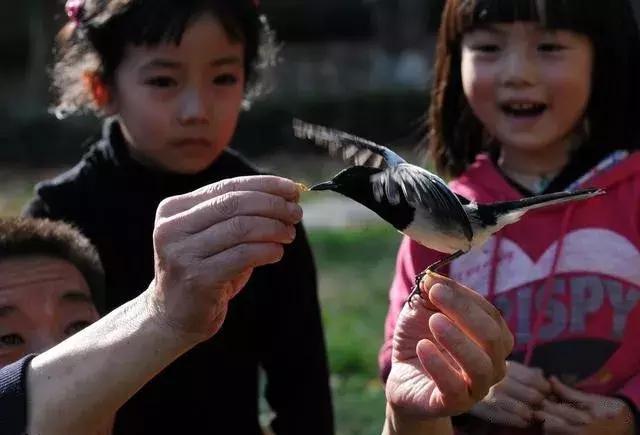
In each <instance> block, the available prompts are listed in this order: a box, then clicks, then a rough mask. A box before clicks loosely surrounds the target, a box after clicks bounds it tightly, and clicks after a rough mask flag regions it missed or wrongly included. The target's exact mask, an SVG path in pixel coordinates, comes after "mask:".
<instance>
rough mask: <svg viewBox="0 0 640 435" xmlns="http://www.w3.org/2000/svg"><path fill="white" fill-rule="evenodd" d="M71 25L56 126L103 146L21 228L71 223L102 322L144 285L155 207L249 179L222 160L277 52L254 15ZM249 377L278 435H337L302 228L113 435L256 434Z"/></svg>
mask: <svg viewBox="0 0 640 435" xmlns="http://www.w3.org/2000/svg"><path fill="white" fill-rule="evenodd" d="M67 12H68V15H69V17H70V23H69V25H68V26H67V27H66V28H65V29H64V30H63V32H62V33H61V35H60V37H59V41H58V44H59V47H58V53H57V54H58V59H57V63H56V65H55V68H54V71H53V83H54V88H55V89H56V90H57V92H58V97H59V101H58V104H57V109H58V113H60V114H62V115H66V114H70V113H74V112H80V111H87V110H93V111H94V112H96V113H98V114H99V115H101V116H103V117H105V122H104V128H103V136H102V138H101V139H99V140H98V141H97V142H95V143H94V144H93V145H92V146H91V149H90V150H89V151H88V152H87V154H86V155H85V156H84V157H83V158H82V160H81V162H80V163H79V164H78V165H76V166H75V167H74V168H73V169H71V170H70V171H68V172H66V173H64V174H62V175H60V176H59V177H57V178H55V179H53V180H50V181H46V182H43V183H40V184H39V185H38V186H37V188H36V197H35V198H34V199H33V201H32V202H31V203H30V204H29V205H28V207H27V209H26V214H28V215H31V216H38V217H49V218H52V219H59V220H64V221H67V222H70V223H73V224H75V225H76V226H77V227H78V228H80V229H81V230H82V231H83V232H84V233H85V235H86V236H87V237H89V238H90V239H91V241H92V242H93V243H94V244H95V245H96V246H97V248H98V251H99V253H100V257H101V259H102V261H103V263H104V268H105V273H106V277H107V288H108V293H107V301H106V302H107V308H108V309H109V310H111V309H113V308H115V307H118V306H120V305H122V304H123V303H125V302H126V301H129V300H131V299H133V298H134V297H136V296H137V295H139V294H140V293H141V292H142V291H144V290H145V289H146V288H147V286H148V285H149V283H150V282H151V280H152V279H153V273H154V256H153V252H154V251H153V241H152V240H153V239H152V236H153V227H154V219H155V213H156V209H157V207H158V205H159V204H160V202H161V201H163V200H164V199H165V198H167V197H170V196H175V195H179V194H184V193H187V192H190V191H193V190H195V189H197V188H199V187H202V186H205V185H208V184H211V183H214V182H216V181H219V180H222V179H227V178H234V177H239V176H246V175H252V174H257V171H256V169H254V168H253V167H252V166H250V165H249V164H248V163H247V162H245V161H244V160H243V159H242V158H241V157H240V156H238V155H237V154H236V153H234V152H232V151H230V150H228V149H227V147H228V145H229V142H230V140H231V137H232V136H233V134H234V130H235V128H236V122H237V118H238V115H239V114H240V111H241V108H242V105H243V101H244V99H245V97H246V96H248V95H249V94H250V93H251V92H252V90H253V89H255V88H256V86H257V84H258V80H257V79H258V72H259V71H258V67H259V66H260V65H262V64H263V63H264V61H265V58H264V56H265V55H268V54H269V52H270V51H272V50H273V47H271V46H270V44H271V42H272V41H271V38H270V35H269V34H268V32H267V29H266V24H265V23H264V21H263V20H262V19H261V17H260V15H259V11H258V9H257V6H256V4H255V3H254V0H234V1H228V0H128V1H125V0H87V1H69V2H68V3H67ZM266 200H269V198H268V197H265V201H266ZM236 202H237V201H236ZM221 204H222V205H221ZM226 204H228V203H226ZM231 204H234V202H231ZM207 206H208V207H211V208H212V209H215V208H219V207H223V206H224V204H223V203H221V202H220V201H211V203H210V204H208V205H207ZM296 207H297V205H296ZM222 212H225V211H224V210H222ZM226 212H227V213H228V214H229V216H232V215H233V212H234V210H231V209H230V210H227V211H226ZM255 219H256V225H260V224H261V222H262V221H261V219H263V218H261V217H260V216H256V217H255ZM236 229H237V231H238V232H250V231H251V228H244V227H243V226H237V228H236ZM294 236H295V235H294V234H293V233H291V238H292V239H293V238H294ZM213 237H215V235H214V234H212V238H213ZM293 342H295V343H297V345H296V347H295V348H293V349H292V348H291V347H290V346H289V345H288V344H289V343H293ZM292 353H293V354H294V355H295V358H293V357H292ZM259 368H263V369H264V372H265V373H266V398H267V400H268V402H269V404H270V406H271V408H272V410H273V411H274V414H275V419H274V420H273V422H272V428H273V430H274V431H275V433H277V434H281V433H282V434H284V433H306V434H330V433H333V416H332V407H331V399H330V389H329V382H328V381H329V379H328V378H329V376H328V369H327V362H326V352H325V344H324V337H323V330H322V324H321V318H320V311H319V306H318V300H317V290H316V272H315V267H314V264H313V259H312V256H311V251H310V248H309V244H308V242H307V239H306V237H305V233H304V230H303V228H302V227H301V226H298V227H297V237H296V240H295V242H294V243H293V244H292V245H290V246H289V247H287V249H286V253H285V255H284V258H283V260H282V261H281V262H280V263H278V264H276V265H272V266H268V267H264V268H260V269H258V270H256V272H255V274H254V275H253V277H252V279H251V280H250V282H249V283H248V284H247V286H246V288H245V289H244V291H243V292H241V293H240V294H239V295H238V297H237V298H235V299H234V300H233V301H232V302H231V304H230V306H229V312H228V314H227V316H226V321H225V325H224V328H223V329H222V331H221V332H220V333H219V334H217V335H216V336H215V337H214V338H213V339H211V340H209V341H207V342H206V343H204V344H201V345H199V346H197V347H196V348H195V349H193V350H192V351H190V352H189V353H188V354H186V355H184V356H183V357H181V358H179V359H178V360H177V361H176V362H175V363H174V364H172V365H171V366H170V367H168V368H167V369H166V370H165V371H164V372H163V373H161V374H160V375H159V376H157V377H156V378H154V380H153V381H152V382H150V383H149V384H147V385H146V386H145V387H144V388H143V389H142V390H141V391H140V392H139V393H138V394H137V395H136V396H135V397H133V398H132V399H131V400H130V401H129V402H128V403H127V405H125V406H124V407H123V408H122V409H121V411H120V412H119V414H118V416H117V419H116V424H115V432H114V433H116V434H118V433H127V434H143V433H144V434H147V433H148V434H164V433H166V434H178V433H185V434H187V433H193V434H195V433H226V434H231V433H237V434H257V433H261V428H260V424H259V421H258V416H259V410H258V396H259V386H260V382H259ZM107 381H108V380H107ZM125 428H126V432H125Z"/></svg>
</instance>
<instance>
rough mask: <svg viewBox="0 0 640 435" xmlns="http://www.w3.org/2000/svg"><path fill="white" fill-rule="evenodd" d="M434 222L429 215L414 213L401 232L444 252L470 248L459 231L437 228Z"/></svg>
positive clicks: (451, 252)
mask: <svg viewBox="0 0 640 435" xmlns="http://www.w3.org/2000/svg"><path fill="white" fill-rule="evenodd" d="M435 222H436V221H435V220H434V219H431V218H430V217H429V216H425V215H422V214H418V213H416V215H415V217H414V219H413V222H412V223H411V225H409V226H408V227H407V228H406V229H405V230H404V231H402V232H403V233H404V234H405V235H406V236H408V237H409V238H410V239H412V240H413V241H415V242H417V243H420V244H421V245H423V246H426V247H427V248H430V249H434V250H436V251H439V252H443V253H445V254H453V253H454V252H457V251H465V252H466V251H468V250H469V249H471V244H470V242H469V241H468V240H467V239H466V238H465V236H464V234H463V233H462V232H461V231H460V232H456V231H454V229H453V227H452V228H445V229H443V228H437V227H435V226H434V224H435Z"/></svg>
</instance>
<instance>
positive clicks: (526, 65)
mask: <svg viewBox="0 0 640 435" xmlns="http://www.w3.org/2000/svg"><path fill="white" fill-rule="evenodd" d="M501 70H502V73H501V75H502V83H503V85H504V86H508V87H516V88H520V87H527V86H531V85H533V84H535V82H536V80H537V74H538V73H537V67H536V63H535V61H534V60H533V59H532V58H531V56H530V55H529V53H527V51H526V50H512V51H510V52H508V53H505V56H504V62H503V65H502V68H501Z"/></svg>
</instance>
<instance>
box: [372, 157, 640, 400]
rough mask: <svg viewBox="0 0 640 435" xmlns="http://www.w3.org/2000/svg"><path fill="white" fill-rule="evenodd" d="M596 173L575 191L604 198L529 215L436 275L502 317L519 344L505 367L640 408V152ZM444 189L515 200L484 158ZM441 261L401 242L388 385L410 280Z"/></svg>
mask: <svg viewBox="0 0 640 435" xmlns="http://www.w3.org/2000/svg"><path fill="white" fill-rule="evenodd" d="M600 169H601V170H600V171H594V173H592V174H591V177H589V178H588V179H587V180H583V182H582V183H581V184H580V185H579V186H577V187H580V188H584V187H600V188H605V189H606V191H607V194H606V195H604V196H601V197H597V198H595V199H591V200H588V201H583V202H577V203H572V204H568V205H561V206H555V207H551V208H548V209H542V210H537V211H532V212H530V213H529V214H527V215H526V216H525V217H524V218H523V219H522V220H521V221H520V222H519V223H516V224H514V225H511V226H508V227H506V228H505V229H503V230H502V231H501V232H500V233H498V234H496V235H494V236H493V237H492V238H491V239H489V241H488V242H487V243H486V244H485V245H484V246H481V247H478V248H476V249H474V250H472V251H471V252H469V253H467V254H466V255H464V256H462V257H460V258H459V259H457V260H456V261H454V262H453V263H452V264H451V265H450V267H449V268H448V270H444V271H442V272H445V273H446V274H448V275H449V276H450V277H451V278H453V279H455V280H457V281H458V282H460V283H462V284H465V285H467V286H468V287H470V288H472V289H474V290H476V291H477V292H479V293H481V294H482V295H483V296H485V297H487V299H489V300H490V301H491V302H493V303H494V304H495V305H496V306H497V307H498V308H500V310H501V311H502V313H503V315H504V317H505V319H506V320H507V322H508V324H509V326H510V328H511V331H512V332H513V334H514V337H515V339H516V347H515V349H514V352H513V354H512V356H511V358H510V359H513V360H515V361H519V362H523V361H524V362H525V363H526V364H529V365H531V366H535V367H540V368H542V369H543V370H544V371H545V373H546V374H547V375H551V374H554V375H556V376H558V377H559V378H560V379H561V380H563V381H564V382H566V383H568V384H570V385H573V386H575V387H576V388H580V389H582V390H584V391H588V392H593V393H597V394H603V395H623V396H625V397H627V398H628V399H630V400H631V401H632V402H633V403H635V405H636V407H637V408H640V337H639V335H640V304H639V303H638V302H639V301H640V152H636V153H633V154H631V155H629V156H628V157H626V158H624V159H623V160H622V161H616V162H611V161H610V162H609V164H608V165H602V167H600ZM451 188H452V189H453V190H454V191H455V192H456V193H459V194H461V195H464V196H466V197H467V198H469V199H472V200H474V201H477V202H479V203H490V202H495V201H510V200H516V199H519V198H521V197H522V195H521V194H520V193H519V192H518V191H516V190H515V189H514V188H513V187H512V186H511V185H510V184H509V183H508V182H507V181H506V180H505V179H504V178H503V177H502V175H501V174H500V172H499V171H498V170H497V168H496V167H495V166H494V164H493V163H492V162H491V160H490V159H489V158H488V157H487V156H484V155H481V156H479V157H478V159H477V160H476V162H475V163H474V164H473V165H472V166H470V167H469V169H468V170H467V171H466V172H465V173H464V174H463V175H462V176H460V177H459V178H458V179H456V180H455V181H453V182H452V183H451ZM442 256H443V255H442V254H440V253H438V252H435V251H432V250H429V249H427V248H424V247H423V246H421V245H418V244H416V243H415V242H412V241H411V240H409V239H407V238H405V239H404V240H403V242H402V245H401V246H400V250H399V252H398V258H397V263H396V274H395V277H394V280H393V284H392V286H391V290H390V306H389V312H388V314H387V320H386V325H385V342H384V345H383V347H382V349H381V351H380V356H379V362H380V368H381V375H382V377H383V379H385V380H386V378H387V376H388V374H389V369H390V364H391V346H392V335H393V330H394V327H395V322H396V318H397V317H398V314H399V312H400V310H401V309H402V306H403V303H404V301H405V300H406V298H407V296H408V294H409V290H410V288H411V286H412V283H413V280H414V276H415V275H416V274H417V273H419V272H420V271H422V270H423V269H425V268H426V267H427V266H428V265H429V264H431V263H433V262H434V261H436V260H438V259H439V258H442Z"/></svg>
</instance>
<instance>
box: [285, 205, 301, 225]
mask: <svg viewBox="0 0 640 435" xmlns="http://www.w3.org/2000/svg"><path fill="white" fill-rule="evenodd" d="M287 208H288V210H289V214H290V215H291V217H292V218H294V219H295V220H297V221H299V220H300V219H302V207H300V206H299V205H298V204H296V203H295V202H289V203H287Z"/></svg>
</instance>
